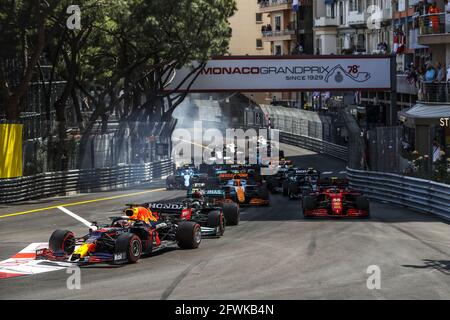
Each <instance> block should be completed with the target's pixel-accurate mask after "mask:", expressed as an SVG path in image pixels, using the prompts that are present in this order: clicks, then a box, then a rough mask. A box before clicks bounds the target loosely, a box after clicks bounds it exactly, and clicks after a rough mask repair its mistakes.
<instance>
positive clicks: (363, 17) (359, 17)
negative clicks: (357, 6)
mask: <svg viewBox="0 0 450 320" xmlns="http://www.w3.org/2000/svg"><path fill="white" fill-rule="evenodd" d="M347 23H348V25H350V26H363V25H366V23H367V14H366V13H365V12H358V11H350V12H349V13H348V18H347Z"/></svg>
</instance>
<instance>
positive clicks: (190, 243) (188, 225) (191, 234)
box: [176, 221, 202, 249]
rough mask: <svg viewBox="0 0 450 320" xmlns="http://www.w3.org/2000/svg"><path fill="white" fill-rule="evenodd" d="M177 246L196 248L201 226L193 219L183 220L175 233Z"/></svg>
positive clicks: (200, 239) (200, 234) (200, 238)
mask: <svg viewBox="0 0 450 320" xmlns="http://www.w3.org/2000/svg"><path fill="white" fill-rule="evenodd" d="M176 240H177V243H178V246H179V247H180V248H182V249H196V248H198V246H199V245H200V242H201V241H202V233H201V227H200V225H199V224H198V223H196V222H193V221H183V222H181V223H180V224H179V225H178V230H177V234H176Z"/></svg>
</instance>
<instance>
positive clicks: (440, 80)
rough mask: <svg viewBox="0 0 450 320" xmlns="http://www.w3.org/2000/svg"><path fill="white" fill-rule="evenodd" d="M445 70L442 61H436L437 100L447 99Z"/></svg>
mask: <svg viewBox="0 0 450 320" xmlns="http://www.w3.org/2000/svg"><path fill="white" fill-rule="evenodd" d="M445 78H446V77H445V71H444V68H443V67H442V64H441V63H440V62H437V63H436V80H435V82H436V86H437V101H440V102H443V101H445V80H446V79H445Z"/></svg>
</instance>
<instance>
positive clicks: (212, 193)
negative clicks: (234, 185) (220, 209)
mask: <svg viewBox="0 0 450 320" xmlns="http://www.w3.org/2000/svg"><path fill="white" fill-rule="evenodd" d="M199 191H200V193H201V194H202V196H203V197H205V198H223V197H224V195H225V192H224V191H223V190H222V189H201V190H199ZM195 192H196V191H195V190H193V189H189V190H188V192H187V196H188V198H190V197H192V196H193V194H194V193H195Z"/></svg>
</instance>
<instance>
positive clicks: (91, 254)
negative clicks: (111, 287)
mask: <svg viewBox="0 0 450 320" xmlns="http://www.w3.org/2000/svg"><path fill="white" fill-rule="evenodd" d="M135 210H139V211H145V212H147V213H149V214H151V212H149V211H148V209H147V208H145V207H142V206H137V205H130V207H129V208H128V209H126V210H125V213H126V216H118V217H111V218H110V219H111V223H110V224H107V225H104V226H101V227H98V226H97V225H95V224H94V225H93V226H92V227H91V228H90V229H89V233H88V234H86V235H85V236H83V237H80V238H76V237H75V235H74V233H73V232H71V231H69V230H55V231H54V232H53V233H52V235H51V236H50V239H49V247H48V248H46V249H40V250H38V251H37V252H36V259H45V260H54V261H68V262H73V263H74V264H77V265H87V264H94V263H109V264H123V263H134V262H137V261H138V260H139V258H140V257H141V255H143V254H149V253H153V252H156V251H159V250H161V249H164V248H167V247H170V246H174V245H178V247H180V248H183V249H195V248H197V247H198V246H199V245H200V242H201V239H202V237H201V227H200V225H199V224H198V223H196V222H194V221H178V222H175V221H174V220H173V219H170V218H169V217H164V216H159V217H158V218H157V219H156V220H155V221H149V222H147V221H144V220H140V219H135V218H132V216H133V212H134V211H135ZM154 216H156V215H154Z"/></svg>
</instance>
